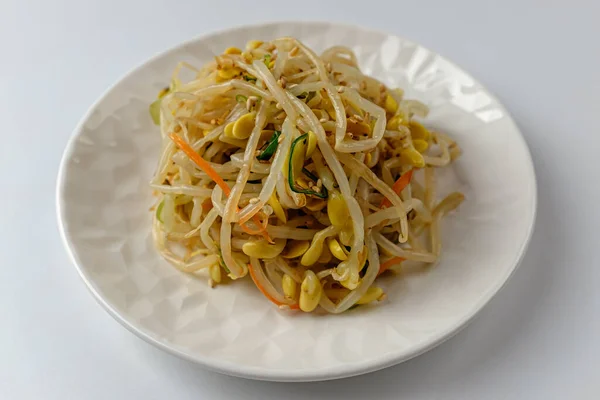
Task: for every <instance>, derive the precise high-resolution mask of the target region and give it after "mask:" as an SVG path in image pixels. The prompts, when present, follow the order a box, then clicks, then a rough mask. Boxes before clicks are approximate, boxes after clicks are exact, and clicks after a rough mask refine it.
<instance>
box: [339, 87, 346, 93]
mask: <svg viewBox="0 0 600 400" xmlns="http://www.w3.org/2000/svg"><path fill="white" fill-rule="evenodd" d="M345 89H346V88H345V87H343V86H338V88H337V92H338V93H344V90H345Z"/></svg>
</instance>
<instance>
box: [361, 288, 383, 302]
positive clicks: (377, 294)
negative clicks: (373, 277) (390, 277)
mask: <svg viewBox="0 0 600 400" xmlns="http://www.w3.org/2000/svg"><path fill="white" fill-rule="evenodd" d="M383 294H384V293H383V289H382V288H380V287H377V286H371V287H370V288H369V289H367V292H366V293H365V294H363V295H362V297H361V298H360V299H359V300H358V301H357V302H356V304H368V303H370V302H372V301H375V300H380V299H381V298H382V296H383Z"/></svg>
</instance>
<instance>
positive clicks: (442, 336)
mask: <svg viewBox="0 0 600 400" xmlns="http://www.w3.org/2000/svg"><path fill="white" fill-rule="evenodd" d="M282 25H309V26H310V25H312V26H327V27H335V28H344V29H352V30H356V31H359V32H365V33H372V34H378V35H383V36H390V37H394V38H398V39H400V40H402V41H403V42H405V43H411V44H415V45H418V46H420V47H422V48H424V49H426V50H427V51H429V52H431V53H432V54H436V55H437V56H439V57H441V58H442V59H443V60H444V61H445V62H447V63H448V64H450V65H452V66H453V67H454V68H456V69H457V70H459V71H460V72H462V73H464V74H465V75H466V76H468V77H469V78H470V79H472V80H473V82H474V83H476V84H478V85H479V86H480V87H481V89H483V90H484V91H485V92H486V93H487V94H488V95H489V96H490V98H492V100H494V101H495V102H496V103H497V105H498V107H499V108H500V110H501V111H502V112H503V113H504V115H505V116H506V118H508V120H509V122H510V123H512V125H513V126H514V128H515V130H516V133H517V139H518V141H519V144H520V146H522V147H523V148H524V150H525V153H526V154H525V156H526V157H525V159H524V162H526V164H527V167H528V173H527V179H528V181H529V182H530V183H531V184H532V186H533V187H532V197H531V203H530V204H529V210H528V215H529V219H530V221H528V222H527V224H528V227H527V232H526V237H525V241H524V242H523V243H522V244H521V247H520V248H519V249H518V252H517V254H516V258H515V260H514V261H513V262H512V263H511V264H512V266H511V268H510V269H509V270H508V271H507V272H506V273H505V275H504V276H503V277H502V279H501V280H498V282H499V283H496V284H495V285H494V286H493V287H492V288H491V289H489V290H488V291H487V292H486V293H484V294H483V296H482V298H481V299H480V300H479V302H477V303H476V304H473V305H472V306H471V310H470V311H469V312H468V313H467V314H466V315H465V316H464V317H463V318H461V319H460V320H458V322H456V323H454V324H452V325H451V327H450V328H449V329H446V330H441V331H440V332H438V333H437V334H435V335H432V336H431V337H430V338H428V339H426V340H423V341H422V342H420V343H417V344H416V345H414V346H412V347H411V348H410V349H409V350H408V351H406V350H403V351H396V352H394V351H390V352H389V353H386V354H384V355H381V356H378V357H375V358H372V359H366V360H364V361H357V362H352V363H347V364H345V365H343V366H336V367H326V368H320V369H317V370H306V369H297V370H287V371H285V370H284V371H279V370H271V369H265V368H262V367H255V366H245V365H241V366H240V365H237V364H235V363H232V362H229V361H223V360H220V359H218V358H215V357H209V356H204V355H201V354H197V355H191V354H189V353H186V352H185V351H182V350H181V349H178V348H177V347H175V346H172V345H169V343H168V342H167V341H165V340H161V339H160V338H158V337H155V335H153V334H152V332H151V331H149V330H148V329H145V328H143V327H141V326H137V325H136V324H135V323H134V322H132V321H129V320H128V319H126V318H125V317H124V316H123V315H121V313H120V312H119V311H118V310H116V309H115V308H114V307H113V305H112V304H109V302H108V301H107V300H105V299H104V297H103V296H102V295H101V294H100V292H99V290H98V288H97V287H96V285H95V283H94V282H93V280H91V279H89V277H88V276H87V275H86V273H85V272H84V271H83V268H82V266H81V264H82V263H81V261H80V259H79V257H78V255H77V254H76V252H75V249H74V247H75V246H74V245H73V242H72V241H71V237H70V235H69V234H68V233H67V230H66V226H65V222H66V216H65V208H66V201H65V196H64V190H65V188H66V182H65V176H66V172H67V169H68V166H67V164H68V162H69V160H70V159H71V156H72V155H73V152H74V147H75V142H76V139H77V138H78V137H79V135H80V133H81V132H82V130H83V127H84V125H85V123H86V122H87V121H88V120H89V118H90V116H91V115H92V114H93V112H94V111H95V110H96V109H97V107H98V106H99V105H100V104H101V103H102V102H103V101H104V100H105V99H106V97H107V96H108V95H109V94H110V93H111V92H112V91H113V90H114V89H115V87H117V86H118V85H119V84H120V83H121V82H123V81H124V80H125V79H127V78H129V77H130V76H132V75H135V74H136V73H137V72H138V71H139V70H141V69H142V68H144V67H145V66H146V65H147V64H149V63H152V62H154V61H155V60H157V59H160V58H163V57H165V56H167V55H168V54H169V53H171V52H175V51H177V50H181V49H182V48H184V47H186V46H188V45H191V44H194V43H196V42H199V41H203V40H207V39H209V38H211V37H214V36H219V35H222V34H224V33H230V32H232V31H238V30H246V29H258V28H265V27H276V26H282ZM537 186H538V185H537V178H536V173H535V167H534V163H533V159H532V156H531V151H530V149H529V146H528V145H527V141H526V140H525V137H524V136H523V133H522V132H521V129H520V128H519V126H518V125H517V123H516V122H515V121H514V119H513V117H512V115H511V114H510V113H509V112H508V110H507V108H506V107H505V106H504V104H503V103H502V102H501V101H500V100H499V99H498V97H497V96H496V95H495V94H494V93H493V92H492V91H491V90H490V89H489V88H488V87H486V86H484V85H483V84H482V83H481V82H480V81H479V80H478V79H477V78H476V77H474V76H473V74H471V73H470V72H468V71H467V70H466V69H464V68H462V67H461V66H460V65H459V64H457V63H455V62H454V61H452V60H450V59H448V58H447V57H445V56H444V55H443V54H441V53H439V52H437V51H433V50H431V49H429V48H428V47H426V46H423V45H421V44H419V43H418V42H416V41H413V40H411V39H408V38H406V37H404V36H400V35H397V34H395V33H390V32H386V31H383V30H378V29H373V28H370V27H366V26H363V25H359V24H350V23H344V22H338V21H332V22H329V21H322V20H319V21H303V20H276V21H268V22H260V23H252V24H245V25H236V26H233V27H229V28H223V29H218V30H212V31H210V32H207V33H205V34H201V35H198V36H195V37H192V38H190V39H188V40H185V41H183V42H180V43H178V44H176V45H174V46H171V47H169V48H167V49H165V50H163V51H160V52H159V53H157V54H155V55H153V56H152V57H149V58H147V59H145V60H143V61H142V62H141V63H139V64H137V65H136V66H134V67H133V68H131V69H129V70H128V71H127V72H126V73H125V74H123V75H121V76H120V77H119V79H117V80H116V81H115V82H114V83H112V84H111V85H110V86H109V87H108V88H107V89H105V90H104V92H103V93H102V94H101V95H100V96H99V97H98V98H97V100H96V101H94V103H93V104H92V105H91V106H90V107H89V108H88V109H87V111H86V112H85V114H84V115H83V117H82V118H81V119H80V120H79V122H78V123H77V125H76V127H75V129H74V130H73V131H72V133H71V135H70V137H69V139H68V141H67V144H66V147H65V150H64V152H63V155H62V157H61V160H60V165H59V169H58V177H57V182H56V216H57V222H58V228H59V232H60V236H61V239H62V242H63V245H64V247H65V249H66V251H67V254H68V256H69V259H70V260H71V262H72V263H73V265H74V266H75V268H76V270H77V272H78V274H79V276H80V278H81V279H82V280H83V282H84V283H85V285H86V287H87V288H88V290H89V291H90V292H91V294H92V295H93V297H94V299H95V300H96V302H97V303H99V304H100V305H101V306H102V308H104V310H105V311H107V312H108V314H109V315H111V316H112V317H113V318H114V319H115V320H117V321H118V322H119V323H120V324H121V325H123V326H124V327H125V328H126V329H127V330H129V331H130V332H132V333H134V334H135V335H136V336H138V337H140V338H141V339H143V340H144V341H146V342H148V343H150V344H152V345H154V346H156V347H157V348H159V349H161V350H164V351H165V352H167V353H170V354H172V355H175V356H177V357H180V358H182V359H185V360H187V361H191V362H193V363H196V364H199V365H200V366H202V367H204V368H207V369H209V370H212V371H216V372H219V373H223V374H226V375H230V376H237V377H242V378H249V379H256V380H264V381H278V382H314V381H325V380H332V379H339V378H345V377H351V376H357V375H361V374H365V373H369V372H374V371H377V370H380V369H383V368H386V367H389V366H392V365H396V364H400V363H402V362H404V361H407V360H409V359H412V358H414V357H417V356H419V355H421V354H423V353H425V352H427V351H429V350H431V349H433V348H434V347H437V346H438V345H440V344H441V343H443V342H445V341H446V340H448V339H450V338H452V337H453V336H454V335H456V334H457V333H458V332H460V331H461V330H462V329H464V328H465V327H467V326H468V325H469V323H470V322H471V321H472V320H473V319H474V318H475V317H476V316H477V315H478V314H479V313H480V312H481V311H482V310H483V309H484V308H485V306H486V305H487V304H488V303H489V302H490V301H491V300H492V298H493V297H494V296H496V295H497V294H498V292H499V291H500V290H501V289H502V288H504V287H505V286H506V284H507V283H508V281H509V280H510V278H511V277H512V276H514V274H515V272H516V271H517V269H518V268H519V266H520V264H521V262H522V261H523V258H524V256H525V254H526V252H527V249H528V247H529V244H530V242H531V237H532V235H533V232H534V229H535V222H536V218H537V203H538V187H537Z"/></svg>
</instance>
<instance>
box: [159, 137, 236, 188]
mask: <svg viewBox="0 0 600 400" xmlns="http://www.w3.org/2000/svg"><path fill="white" fill-rule="evenodd" d="M169 137H170V138H171V140H172V141H173V142H175V144H176V145H177V147H179V148H180V149H181V151H183V152H184V153H185V155H186V156H188V157H189V158H190V160H192V161H193V162H194V163H195V164H196V165H197V166H198V167H199V168H200V169H201V170H202V171H204V172H205V173H206V174H207V175H208V176H210V178H211V179H212V180H213V181H215V183H216V184H217V185H219V186H220V187H221V189H223V193H225V196H229V193H231V189H230V188H229V185H227V183H225V181H224V180H223V178H221V175H219V174H218V173H217V171H215V170H214V168H213V167H211V166H210V164H209V163H208V162H206V160H204V158H202V157H200V154H198V153H196V151H195V150H194V149H193V148H192V146H190V145H189V144H187V143H186V142H185V140H183V139H182V138H181V137H179V136H177V135H176V134H175V133H170V134H169Z"/></svg>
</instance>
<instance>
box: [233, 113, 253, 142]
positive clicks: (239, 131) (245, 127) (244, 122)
mask: <svg viewBox="0 0 600 400" xmlns="http://www.w3.org/2000/svg"><path fill="white" fill-rule="evenodd" d="M254 116H255V115H254V113H248V114H244V115H242V116H241V117H240V118H239V119H238V120H237V121H235V123H234V125H233V129H232V134H233V137H234V138H236V139H248V137H249V136H250V134H251V133H252V129H254Z"/></svg>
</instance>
